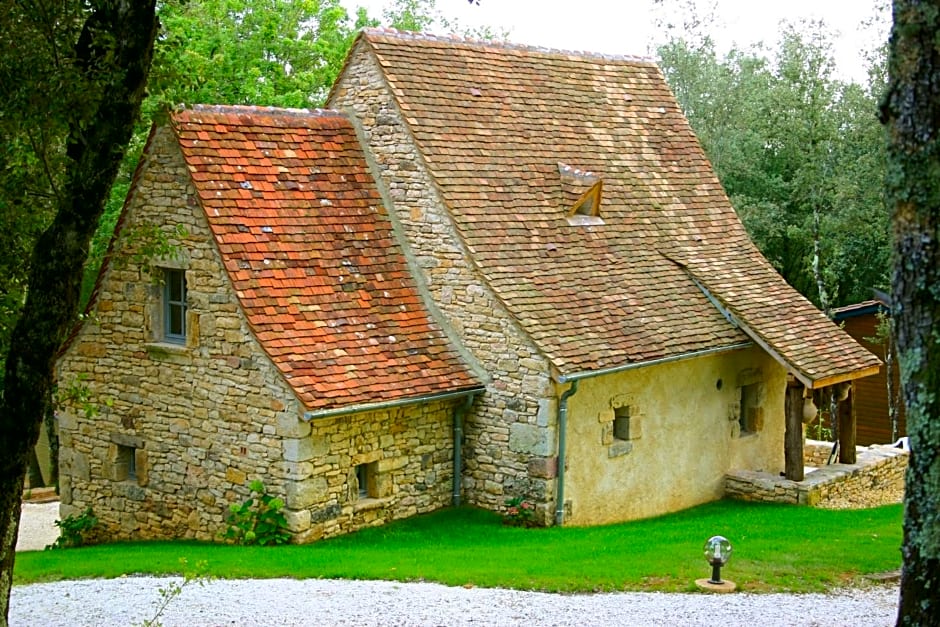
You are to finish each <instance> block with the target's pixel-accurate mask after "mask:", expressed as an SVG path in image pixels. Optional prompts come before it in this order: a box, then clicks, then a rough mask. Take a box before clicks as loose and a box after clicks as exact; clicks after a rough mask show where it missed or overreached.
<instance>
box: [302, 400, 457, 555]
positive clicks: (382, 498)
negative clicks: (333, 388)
mask: <svg viewBox="0 0 940 627" xmlns="http://www.w3.org/2000/svg"><path fill="white" fill-rule="evenodd" d="M457 402H462V400H461V401H457ZM454 410H455V406H454V404H453V402H436V403H425V404H423V405H408V406H404V407H397V408H392V409H386V410H382V411H375V412H370V413H363V414H358V415H354V416H337V417H333V418H323V419H318V418H315V419H314V420H313V421H312V422H311V423H308V424H307V427H308V428H309V431H310V433H309V435H308V436H306V437H304V438H301V439H298V440H296V445H297V447H296V449H295V448H294V445H293V444H291V443H290V441H286V443H287V444H288V446H287V451H286V453H285V457H286V458H287V461H286V462H285V465H284V470H285V472H286V474H287V476H289V477H290V478H291V479H294V480H295V483H293V484H289V485H288V487H287V498H286V510H287V518H288V522H289V525H290V528H291V531H293V532H294V533H296V534H297V537H296V540H297V541H298V542H310V541H313V540H317V539H319V538H323V537H329V536H335V535H338V534H341V533H345V532H347V531H349V530H352V529H359V528H362V527H369V526H376V525H381V524H384V523H386V522H388V521H390V520H395V519H399V518H406V517H408V516H413V515H415V514H421V513H426V512H430V511H434V510H435V509H439V508H441V507H445V506H447V505H449V504H450V503H451V495H452V486H453V483H452V482H453V476H454V475H453V441H454V440H453V424H452V419H453V415H454ZM360 465H365V466H366V469H365V470H366V475H367V476H366V477H365V479H366V483H367V485H366V486H365V492H366V493H365V494H363V495H361V496H360V491H359V487H360V486H359V483H358V481H357V477H356V467H357V466H360Z"/></svg>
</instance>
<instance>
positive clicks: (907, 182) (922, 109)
mask: <svg viewBox="0 0 940 627" xmlns="http://www.w3.org/2000/svg"><path fill="white" fill-rule="evenodd" d="M938 33H940V2H937V0H933V1H931V2H919V1H915V0H894V25H893V28H892V31H891V40H890V55H889V61H888V68H889V71H888V74H889V77H890V81H889V87H888V91H887V93H886V95H885V98H884V101H883V103H882V110H881V112H882V121H883V122H884V124H885V126H886V127H887V130H888V159H887V163H888V170H887V178H886V181H887V197H888V201H889V205H890V207H891V209H892V212H893V213H892V221H893V227H894V228H893V231H894V233H893V245H894V275H893V278H892V285H893V307H892V309H893V311H892V318H893V321H894V328H895V337H896V346H897V351H898V354H899V360H900V366H901V387H902V390H903V394H904V403H905V407H906V411H907V434H908V437H909V438H910V445H911V456H910V459H909V461H908V469H907V476H906V479H905V493H904V505H905V507H904V542H903V545H902V548H901V554H902V556H903V560H904V563H903V568H902V571H901V599H900V607H899V611H898V621H897V622H898V625H937V624H940V396H938V390H940V331H938V324H940V50H938V48H937V36H938Z"/></svg>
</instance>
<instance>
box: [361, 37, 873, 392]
mask: <svg viewBox="0 0 940 627" xmlns="http://www.w3.org/2000/svg"><path fill="white" fill-rule="evenodd" d="M361 37H362V40H363V41H364V42H365V44H364V45H366V46H368V48H369V49H371V51H372V52H373V53H374V55H375V58H376V59H377V61H378V63H379V66H380V67H381V69H382V71H383V72H384V74H385V78H386V80H387V82H388V85H389V86H390V88H391V91H392V93H393V95H394V97H395V99H396V101H397V104H398V106H399V107H400V109H401V111H402V112H403V114H404V118H405V120H406V122H407V124H408V125H409V129H410V131H411V133H412V134H413V136H414V138H415V141H416V142H417V144H418V148H419V149H420V151H421V152H422V156H423V157H424V159H425V163H427V164H428V167H429V170H430V174H431V175H432V177H433V178H434V181H435V183H436V184H437V186H438V189H440V191H441V194H442V196H443V200H444V202H445V204H446V205H447V207H448V209H449V210H450V213H451V215H452V216H453V219H454V221H455V223H456V225H457V228H458V230H459V233H460V235H461V237H462V238H463V240H464V242H465V244H466V246H467V248H468V250H470V251H471V252H472V254H473V255H474V257H475V260H476V262H477V263H478V264H479V267H480V268H481V271H482V272H483V273H484V275H485V276H486V278H487V280H488V282H489V284H490V285H491V286H492V288H493V289H494V291H495V292H496V294H497V295H498V296H499V297H500V298H501V299H502V301H503V302H504V303H505V304H506V306H507V308H508V309H509V311H510V312H511V313H512V314H513V315H514V316H515V317H516V319H517V320H518V321H519V323H520V324H521V325H522V327H523V328H524V329H525V330H526V332H527V333H528V334H529V335H530V336H531V337H532V338H533V339H534V341H535V342H536V343H537V344H538V346H539V347H540V348H541V350H542V351H543V352H544V353H545V354H546V356H547V357H548V358H549V359H550V360H551V361H552V363H553V364H554V365H555V367H556V368H557V369H558V370H559V371H560V372H561V373H562V374H564V375H571V374H577V373H582V372H590V371H597V370H602V369H605V368H610V367H617V366H622V365H625V364H630V363H639V362H644V361H650V360H656V359H661V358H668V357H676V356H682V355H684V354H689V353H694V352H698V351H703V350H710V349H716V348H722V347H730V346H735V345H737V344H739V343H741V342H742V341H747V340H748V339H749V338H751V339H755V338H757V339H761V341H766V342H767V343H768V344H769V346H770V347H771V349H772V350H773V351H775V354H776V355H777V356H778V357H779V358H780V359H781V360H782V361H783V362H784V363H785V364H786V366H787V367H788V368H789V369H790V370H791V371H793V372H794V373H795V374H798V375H799V376H800V377H801V378H803V379H804V381H805V382H809V384H810V385H817V384H822V383H826V384H828V383H829V382H832V381H834V380H836V379H840V378H852V377H857V376H862V375H864V374H870V373H871V372H872V369H873V368H874V369H877V367H878V360H877V358H876V357H874V355H872V354H871V353H869V352H868V351H866V350H865V349H863V348H861V347H860V346H859V345H858V344H857V343H855V342H854V341H853V340H851V338H849V337H848V336H847V335H846V334H845V333H843V332H842V331H841V330H839V329H838V328H837V327H836V326H835V325H833V324H832V323H830V322H829V321H828V320H826V318H825V317H824V316H822V314H820V313H819V312H818V311H817V310H816V309H815V308H814V307H813V306H812V305H811V304H810V303H809V302H808V301H806V300H805V299H804V298H802V297H801V296H799V294H797V293H796V292H795V291H794V290H793V289H791V288H790V287H789V286H788V285H787V284H786V283H785V282H784V281H783V279H782V278H781V277H780V276H779V275H778V274H777V273H776V272H774V271H773V269H772V268H771V267H770V266H769V264H767V263H766V261H765V260H764V259H763V258H762V257H761V256H760V253H759V252H757V250H756V249H755V248H754V247H753V245H752V244H751V242H750V240H749V239H748V236H747V234H746V232H745V231H744V228H743V226H742V225H741V222H740V221H739V220H738V217H737V215H736V214H735V212H734V210H733V209H732V208H731V205H730V203H729V202H728V198H727V197H726V195H725V193H724V191H723V190H722V187H721V185H720V183H719V182H718V180H717V179H716V178H715V175H714V173H713V172H712V169H711V165H710V164H709V162H708V160H707V159H706V157H705V155H704V153H703V151H702V149H701V147H700V145H699V143H698V141H697V139H696V138H695V136H694V134H693V133H692V130H691V128H690V127H689V125H688V123H687V121H686V119H685V117H684V116H683V114H682V112H681V111H680V109H679V107H678V105H677V103H676V100H675V98H674V97H673V95H672V93H671V92H670V90H669V88H668V86H667V85H666V82H665V80H664V79H663V76H662V74H661V73H660V71H659V69H658V68H657V67H656V66H655V65H654V64H653V63H650V62H648V61H642V60H636V59H628V58H615V57H604V56H600V55H597V56H591V55H583V54H574V53H564V52H557V51H546V50H539V49H534V48H528V47H524V46H514V45H508V44H507V45H501V44H492V43H481V42H467V41H462V40H453V39H446V38H437V37H429V36H423V35H415V34H402V33H393V32H388V31H376V30H366V31H364V33H363V35H362V36H361ZM559 163H562V164H565V165H567V166H569V167H572V168H576V169H578V170H581V171H589V172H591V173H592V176H596V177H597V178H598V179H600V180H602V181H603V198H602V201H601V206H600V217H601V219H602V220H603V224H590V225H582V224H578V225H575V224H569V221H568V220H567V219H566V210H567V208H568V207H567V206H566V204H565V201H566V199H568V198H569V197H570V192H568V193H566V190H565V185H564V184H563V181H562V180H561V177H560V176H559V169H558V168H559V165H558V164H559ZM693 277H695V278H698V279H699V280H700V281H699V283H700V284H701V285H707V286H709V289H710V290H711V291H712V296H713V297H715V298H717V300H718V301H719V302H720V303H723V304H724V305H725V306H727V307H728V308H729V309H731V310H732V311H733V312H734V313H735V315H736V316H737V318H738V322H739V323H741V327H736V326H735V325H733V324H731V323H729V322H728V320H727V319H726V318H725V317H724V315H723V314H722V312H721V311H720V310H719V308H718V307H716V306H715V305H714V304H713V303H712V302H711V301H710V300H709V298H708V297H707V296H706V294H705V292H704V291H703V289H702V288H701V287H700V286H699V285H698V284H696V282H695V281H693V280H692V278H693Z"/></svg>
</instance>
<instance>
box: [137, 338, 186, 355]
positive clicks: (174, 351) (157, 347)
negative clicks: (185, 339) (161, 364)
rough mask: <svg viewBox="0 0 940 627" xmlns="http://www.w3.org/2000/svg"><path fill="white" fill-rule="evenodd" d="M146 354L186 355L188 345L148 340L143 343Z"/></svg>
mask: <svg viewBox="0 0 940 627" xmlns="http://www.w3.org/2000/svg"><path fill="white" fill-rule="evenodd" d="M144 349H145V350H146V351H147V354H148V355H150V356H151V357H153V358H156V359H160V358H161V357H173V356H175V355H188V354H189V347H187V346H186V345H185V344H176V343H174V342H149V343H147V344H144Z"/></svg>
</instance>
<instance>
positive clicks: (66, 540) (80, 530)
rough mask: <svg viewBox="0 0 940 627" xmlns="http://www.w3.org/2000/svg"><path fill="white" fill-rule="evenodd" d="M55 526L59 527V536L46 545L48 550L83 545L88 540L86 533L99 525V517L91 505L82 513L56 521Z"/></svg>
mask: <svg viewBox="0 0 940 627" xmlns="http://www.w3.org/2000/svg"><path fill="white" fill-rule="evenodd" d="M55 526H56V527H58V528H59V537H58V538H56V541H55V542H53V543H52V544H50V545H48V546H46V550H49V549H68V548H72V547H77V546H83V545H84V544H85V541H86V540H87V538H86V534H87V533H88V532H90V531H91V530H92V529H94V528H95V527H97V526H98V519H97V518H96V517H95V515H94V513H93V512H92V510H91V508H90V507H89V508H87V509H86V510H85V511H84V512H82V513H81V514H72V515H71V516H66V517H65V519H64V520H57V521H55Z"/></svg>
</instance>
